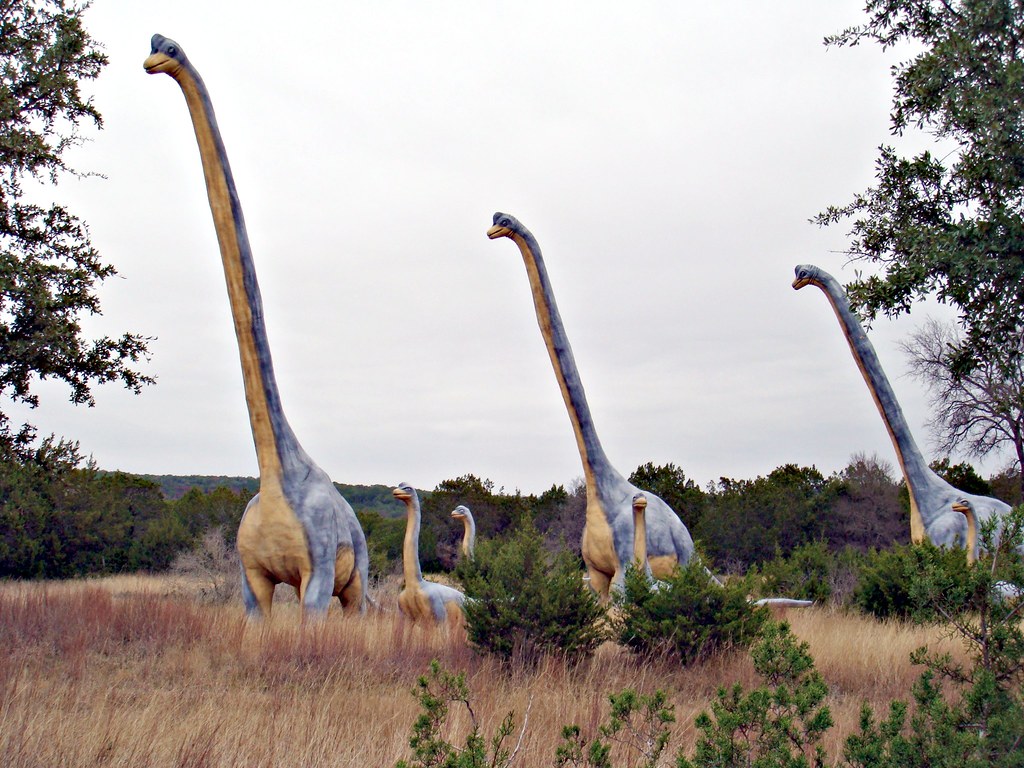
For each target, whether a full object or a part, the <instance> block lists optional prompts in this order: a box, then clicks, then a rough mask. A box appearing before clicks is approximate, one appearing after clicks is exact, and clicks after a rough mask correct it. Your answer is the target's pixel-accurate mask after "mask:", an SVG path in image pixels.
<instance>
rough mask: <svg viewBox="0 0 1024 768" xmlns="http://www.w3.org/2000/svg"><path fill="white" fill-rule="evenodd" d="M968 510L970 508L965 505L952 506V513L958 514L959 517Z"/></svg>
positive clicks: (958, 503)
mask: <svg viewBox="0 0 1024 768" xmlns="http://www.w3.org/2000/svg"><path fill="white" fill-rule="evenodd" d="M970 510H971V508H970V507H968V506H967V505H966V504H961V503H960V502H957V503H956V504H954V505H953V511H954V512H959V513H960V514H961V515H963V514H966V513H967V512H969V511H970Z"/></svg>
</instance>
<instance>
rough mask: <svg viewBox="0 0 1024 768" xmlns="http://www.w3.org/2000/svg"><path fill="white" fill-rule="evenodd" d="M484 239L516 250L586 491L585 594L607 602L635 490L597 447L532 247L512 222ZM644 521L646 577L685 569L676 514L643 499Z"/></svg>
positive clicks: (499, 219) (627, 547)
mask: <svg viewBox="0 0 1024 768" xmlns="http://www.w3.org/2000/svg"><path fill="white" fill-rule="evenodd" d="M487 236H488V237H489V238H491V239H492V240H494V239H496V238H499V237H507V238H509V239H511V240H512V241H513V242H515V244H516V245H518V246H519V250H520V251H521V252H522V255H523V261H524V262H525V264H526V273H527V275H528V277H529V279H530V286H531V288H532V290H533V302H534V305H535V307H536V310H537V322H538V323H539V324H540V332H541V335H542V336H543V337H544V343H545V344H546V346H547V349H548V355H549V356H550V358H551V364H552V365H553V366H554V369H555V378H556V379H557V380H558V385H559V388H560V389H561V391H562V397H563V399H564V400H565V405H566V407H567V408H568V411H569V420H570V421H571V422H572V428H573V432H574V433H575V435H576V445H577V447H578V448H579V452H580V459H582V461H583V475H584V479H585V481H586V486H587V512H586V523H585V525H584V528H583V541H582V548H583V561H584V562H585V563H586V566H587V571H588V573H589V576H590V586H591V588H593V589H594V591H595V592H597V593H598V595H600V596H601V597H602V599H607V598H608V596H609V590H610V588H611V586H612V584H615V585H616V588H620V587H621V584H622V578H623V574H624V570H625V567H626V564H627V563H629V561H630V558H631V557H632V556H633V515H632V509H633V496H634V495H635V494H636V493H637V492H639V491H640V489H639V488H636V487H635V486H634V485H633V484H632V483H630V482H629V481H627V480H626V479H625V478H624V477H623V476H622V475H621V474H619V473H618V472H617V471H616V470H615V468H614V467H613V466H612V465H611V463H610V462H609V461H608V458H607V457H606V456H605V453H604V449H602V448H601V441H600V440H599V439H598V437H597V431H596V430H595V428H594V422H593V419H592V418H591V416H590V407H589V406H588V405H587V398H586V395H585V394H584V392H583V384H582V383H581V381H580V375H579V372H578V371H577V370H576V361H575V359H574V358H573V355H572V349H571V348H570V346H569V339H568V338H567V337H566V335H565V328H564V327H563V326H562V318H561V317H560V316H559V314H558V307H557V306H556V305H555V295H554V293H553V292H552V289H551V283H550V282H549V281H548V275H547V270H546V269H545V268H544V259H543V257H542V256H541V252H540V246H539V245H538V244H537V240H536V239H535V238H534V237H533V235H532V234H530V231H529V230H528V229H527V228H526V227H524V226H523V225H522V224H521V223H520V222H519V221H518V220H517V219H516V218H515V217H513V216H509V215H507V214H504V213H496V214H494V226H492V227H491V228H490V229H489V230H488V231H487ZM646 520H647V552H648V554H649V556H650V565H651V571H652V572H653V573H654V575H655V576H661V575H665V576H668V575H669V574H670V573H671V572H672V569H673V568H674V567H675V566H676V564H680V565H685V564H686V562H687V561H689V559H690V556H691V555H692V554H693V539H691V538H690V533H689V531H687V530H686V526H685V525H683V522H682V520H680V519H679V517H678V515H676V513H675V512H673V511H672V509H671V507H669V506H668V504H666V503H665V502H664V501H662V500H661V499H660V498H658V497H657V496H655V495H654V494H653V493H648V494H647V511H646Z"/></svg>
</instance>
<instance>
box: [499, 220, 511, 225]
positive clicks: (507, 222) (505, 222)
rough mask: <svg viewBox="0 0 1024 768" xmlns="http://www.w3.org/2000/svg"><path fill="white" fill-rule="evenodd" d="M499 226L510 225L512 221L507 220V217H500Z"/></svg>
mask: <svg viewBox="0 0 1024 768" xmlns="http://www.w3.org/2000/svg"><path fill="white" fill-rule="evenodd" d="M501 226H503V227H511V226H512V222H511V221H509V220H508V219H502V220H501Z"/></svg>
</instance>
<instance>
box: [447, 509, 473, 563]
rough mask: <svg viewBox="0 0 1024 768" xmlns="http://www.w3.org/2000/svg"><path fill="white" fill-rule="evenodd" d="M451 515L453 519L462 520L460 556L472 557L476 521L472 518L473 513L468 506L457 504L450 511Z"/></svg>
mask: <svg viewBox="0 0 1024 768" xmlns="http://www.w3.org/2000/svg"><path fill="white" fill-rule="evenodd" d="M451 516H452V519H454V520H461V521H462V526H463V531H462V546H461V549H462V556H463V557H465V558H469V559H472V558H473V549H474V547H475V546H476V521H475V520H473V513H472V512H470V511H469V507H467V506H465V505H464V504H459V506H457V507H456V508H455V509H453V510H452V511H451Z"/></svg>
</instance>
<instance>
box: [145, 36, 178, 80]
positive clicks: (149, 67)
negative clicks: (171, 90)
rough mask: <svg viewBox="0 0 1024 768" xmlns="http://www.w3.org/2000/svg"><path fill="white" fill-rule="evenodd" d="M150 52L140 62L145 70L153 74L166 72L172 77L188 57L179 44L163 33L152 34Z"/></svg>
mask: <svg viewBox="0 0 1024 768" xmlns="http://www.w3.org/2000/svg"><path fill="white" fill-rule="evenodd" d="M151 46H152V52H151V53H150V54H149V57H148V58H147V59H146V60H145V61H144V62H143V63H142V66H143V67H144V68H145V69H146V72H147V73H149V74H151V75H155V74H157V73H158V72H166V73H167V74H169V75H171V77H174V76H175V75H176V74H177V73H178V71H179V70H180V69H181V68H182V66H184V65H185V64H187V63H188V57H187V56H186V55H185V52H184V51H183V50H181V46H180V45H178V44H177V43H176V42H174V41H173V40H171V39H170V38H169V37H164V36H163V35H153V39H152V41H151Z"/></svg>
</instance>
